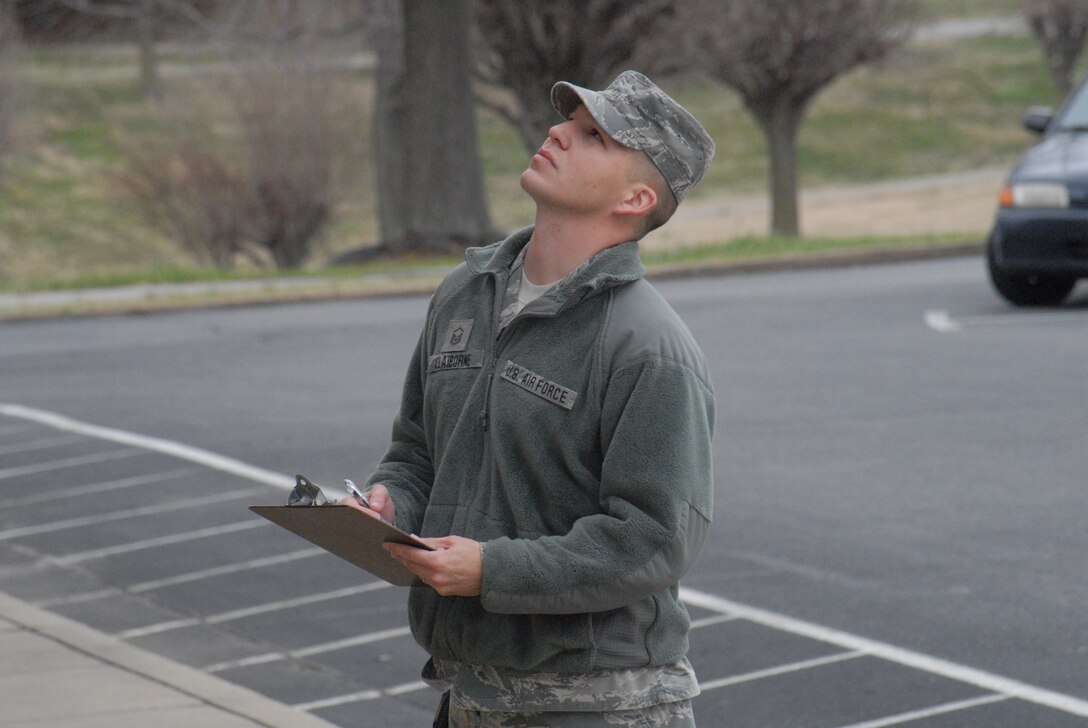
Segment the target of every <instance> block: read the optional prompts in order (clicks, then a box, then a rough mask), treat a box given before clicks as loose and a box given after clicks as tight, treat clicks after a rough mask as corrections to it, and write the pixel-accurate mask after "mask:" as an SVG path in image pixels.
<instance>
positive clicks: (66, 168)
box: [0, 0, 1058, 290]
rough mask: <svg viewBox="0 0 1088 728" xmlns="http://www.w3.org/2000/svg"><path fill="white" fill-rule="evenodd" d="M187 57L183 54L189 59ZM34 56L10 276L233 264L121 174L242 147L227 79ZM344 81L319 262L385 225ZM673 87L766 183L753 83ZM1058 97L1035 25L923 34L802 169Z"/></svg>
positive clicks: (709, 188) (499, 188) (1002, 135)
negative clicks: (141, 162)
mask: <svg viewBox="0 0 1088 728" xmlns="http://www.w3.org/2000/svg"><path fill="white" fill-rule="evenodd" d="M1007 4H1008V5H1009V7H1008V8H1006V7H1005V5H1006V4H1005V3H1004V2H1002V3H996V4H995V3H990V2H985V3H984V2H981V0H980V2H978V3H974V5H976V6H977V9H978V12H979V13H982V12H983V10H982V8H983V7H985V8H986V11H985V12H986V13H987V14H1009V13H1011V12H1015V8H1014V7H1012V6H1014V5H1016V3H1015V2H1010V3H1007ZM928 5H929V6H930V10H931V11H932V12H933V13H934V14H937V15H940V16H945V17H952V16H955V15H957V13H956V12H955V8H959V7H961V6H962V5H963V3H952V2H944V0H928ZM998 5H1000V6H1001V8H1003V9H1002V10H1000V11H999V12H998V11H996V10H994V8H997V7H998ZM196 52H197V53H203V51H199V50H198V51H196ZM174 53H175V55H176V54H177V52H176V50H175V51H174ZM171 61H172V62H173V63H177V62H178V61H177V58H176V57H173V56H172V58H171ZM88 69H104V70H105V71H108V73H103V74H100V75H96V74H95V73H92V72H88ZM21 70H22V71H23V73H22V76H23V77H24V78H26V79H28V80H27V83H26V88H25V89H24V93H23V94H22V97H23V98H24V100H25V107H26V108H25V110H24V111H25V113H24V115H23V118H22V123H21V126H20V130H21V133H20V135H19V137H18V140H19V144H18V145H17V147H16V148H15V150H14V151H13V152H12V153H11V154H9V155H8V156H7V157H5V158H4V159H3V160H2V166H0V288H3V289H9V290H11V289H41V288H53V287H66V286H71V285H87V284H89V283H94V282H98V283H99V284H103V285H107V284H116V283H125V282H134V281H141V280H191V279H194V278H201V277H209V276H219V275H220V274H216V273H210V272H209V271H206V270H201V269H200V268H199V267H198V266H196V265H195V264H194V263H193V262H192V261H191V259H189V258H188V257H187V256H186V254H184V253H183V252H181V251H180V250H179V249H178V248H177V247H176V246H175V245H174V244H173V243H172V242H171V240H170V239H169V238H168V236H167V235H166V234H165V233H164V232H163V231H162V230H161V229H159V228H158V227H156V226H153V225H151V224H150V223H149V222H148V220H147V219H145V217H144V216H143V215H142V214H141V213H140V211H139V210H138V209H137V208H136V207H135V205H134V204H133V202H132V200H131V199H130V198H128V197H127V196H126V194H125V193H124V191H123V186H122V185H120V184H119V178H120V174H121V173H122V171H123V170H124V168H125V164H126V162H125V159H126V149H130V148H131V147H132V145H133V144H135V143H150V144H161V143H165V142H166V141H168V140H169V139H171V138H173V137H174V136H176V135H177V134H179V133H183V132H184V133H186V134H190V135H194V136H196V137H197V138H203V139H206V140H208V141H209V143H213V144H226V143H229V140H230V138H231V133H232V122H231V121H230V116H229V114H228V113H227V109H226V104H225V102H224V97H223V96H222V95H220V94H219V90H220V89H221V88H222V83H223V80H222V78H221V77H220V76H218V75H215V74H211V75H203V76H200V75H191V76H183V77H171V78H169V79H168V80H167V93H168V95H169V99H170V103H168V104H167V105H166V106H165V107H162V108H158V107H156V106H155V105H153V104H149V103H147V102H144V101H141V100H140V99H139V98H138V97H137V94H136V91H135V82H134V79H135V57H134V53H133V52H132V51H131V49H128V48H125V47H117V46H107V47H98V48H96V47H87V46H81V47H79V48H77V49H70V48H69V49H65V48H49V47H45V48H37V49H34V50H32V51H30V52H28V53H27V54H25V57H24V58H23V60H22V66H21ZM126 70H127V71H128V72H129V73H125V71H126ZM116 71H120V73H116ZM335 82H336V83H337V84H338V88H339V91H338V99H339V103H341V104H342V108H343V112H342V113H343V115H344V118H345V119H347V120H348V123H349V124H351V125H352V126H353V127H354V128H355V129H357V130H358V134H357V135H356V136H354V137H353V138H352V139H351V141H350V142H349V143H346V144H345V146H344V149H343V153H342V154H340V155H338V167H337V170H336V175H335V177H336V189H337V203H336V206H335V208H334V214H333V218H332V222H331V224H330V225H329V227H328V229H327V230H326V233H325V235H324V236H323V239H322V240H321V241H320V244H319V245H318V247H317V249H316V250H315V254H314V256H313V258H312V263H311V267H312V268H313V269H320V268H321V267H322V265H323V262H324V261H326V260H328V259H329V258H331V257H333V256H335V255H336V254H339V253H341V252H344V251H347V250H351V249H353V248H356V247H358V246H359V245H361V244H364V243H366V242H367V241H371V240H374V239H375V238H376V236H377V220H376V215H375V212H374V190H373V185H372V182H371V170H370V166H369V165H370V152H369V147H370V140H369V133H368V129H367V127H368V119H369V115H370V107H371V103H372V101H371V100H372V92H373V89H372V85H373V84H372V79H371V77H370V76H369V74H367V73H366V72H359V71H352V72H338V74H337V77H336V80H335ZM663 85H666V86H667V87H668V88H669V89H670V90H672V91H674V92H675V93H676V95H677V96H678V97H679V98H680V100H681V101H682V102H683V103H684V104H685V105H687V106H688V107H689V108H691V109H692V111H693V112H694V113H695V114H696V116H698V117H699V118H700V119H702V120H703V121H704V123H706V125H707V127H708V129H709V130H710V132H711V133H712V134H713V135H714V137H715V139H716V140H717V141H718V154H717V157H716V159H715V162H714V164H713V166H712V168H711V170H710V172H709V174H708V175H707V178H706V180H705V181H704V183H703V185H702V187H701V188H700V190H699V191H698V192H697V193H696V196H697V197H698V198H700V199H712V198H713V197H714V196H716V195H726V194H731V195H736V194H752V193H759V192H761V191H762V190H764V189H765V188H766V159H765V146H764V142H763V138H762V135H761V133H760V131H759V129H758V127H757V126H756V125H755V124H754V122H753V121H752V120H751V118H750V116H749V115H748V114H747V112H746V111H745V110H744V108H743V106H742V104H741V103H740V102H739V100H738V99H737V97H736V95H735V94H733V93H732V92H731V91H729V90H727V89H725V88H724V87H722V86H720V85H717V84H715V83H712V82H710V81H707V80H704V79H689V80H687V81H683V82H681V81H680V80H666V81H663ZM1057 101H1058V99H1056V98H1055V93H1054V90H1053V88H1052V86H1051V84H1050V81H1049V78H1048V76H1047V75H1046V71H1045V68H1044V66H1043V63H1042V54H1041V51H1040V49H1039V46H1038V45H1037V43H1036V42H1035V41H1034V40H1033V39H1031V38H1028V37H1019V38H1011V37H989V38H977V39H966V40H964V39H960V40H916V41H914V42H912V43H911V44H909V45H908V46H907V47H906V48H905V49H904V50H903V51H902V52H900V53H899V54H898V55H897V56H895V57H894V58H892V59H890V60H889V61H887V62H885V63H883V64H880V65H878V66H873V67H866V68H862V69H859V70H857V71H855V72H853V73H850V74H848V75H847V76H845V77H843V78H841V79H839V80H838V81H837V82H835V83H834V84H833V85H831V86H830V87H829V88H828V89H827V90H826V91H825V92H824V93H823V94H821V95H820V96H818V97H817V98H816V100H815V102H814V103H813V105H812V108H811V109H810V111H809V114H808V116H807V118H806V122H805V124H804V127H803V129H802V132H801V137H800V149H799V154H800V166H801V183H802V186H803V187H805V188H811V187H813V186H818V185H824V184H851V183H864V182H867V181H877V180H886V179H892V178H898V177H907V176H914V175H924V174H939V173H945V172H955V171H963V170H970V169H976V168H979V167H984V166H992V165H1005V164H1010V163H1011V162H1012V161H1013V160H1014V159H1015V157H1016V155H1017V154H1018V153H1019V152H1020V151H1022V150H1023V149H1024V148H1025V147H1026V146H1027V145H1028V144H1029V143H1030V142H1031V141H1032V137H1031V135H1029V134H1028V133H1027V132H1025V131H1023V130H1022V129H1021V128H1020V127H1019V119H1020V117H1021V115H1022V114H1023V112H1024V110H1025V108H1026V107H1027V106H1029V105H1032V104H1040V103H1041V104H1056V103H1057ZM479 125H480V141H481V153H482V156H483V163H484V169H485V174H486V184H487V191H488V197H489V203H490V207H491V214H492V218H493V221H494V222H495V224H496V225H497V226H499V227H500V228H505V229H512V228H515V227H519V226H521V225H522V224H524V223H525V222H527V221H528V220H529V218H530V217H531V213H532V204H531V201H529V200H528V199H527V198H526V197H525V195H524V194H523V193H522V192H521V190H520V188H519V186H518V182H517V180H518V176H519V174H520V172H521V171H522V170H523V169H524V167H525V164H526V157H527V155H526V152H525V150H524V149H523V148H522V145H521V143H520V141H519V140H518V138H517V137H516V135H515V134H514V132H513V131H512V130H511V129H510V128H508V126H507V125H506V124H505V123H504V122H503V121H501V120H500V119H499V118H497V117H495V116H493V115H491V114H489V113H487V112H481V113H480V116H479ZM722 242H723V243H726V242H728V241H722ZM884 242H886V241H884ZM879 243H881V241H874V240H869V239H864V238H863V239H861V242H858V241H845V242H841V243H837V242H835V241H819V242H812V241H805V240H801V241H767V240H764V239H759V238H757V239H752V240H749V241H746V242H744V243H743V245H733V246H731V250H732V251H734V252H731V253H730V255H732V254H735V251H737V250H740V249H742V248H743V249H744V250H745V251H748V252H746V253H745V254H746V255H747V254H752V255H757V254H759V253H760V252H761V251H763V252H766V253H767V254H778V253H780V252H781V251H782V250H783V249H784V246H786V247H788V246H791V245H792V246H795V247H796V248H797V249H800V250H804V249H808V248H809V247H812V246H813V245H817V246H820V247H823V248H826V247H827V246H831V247H838V246H841V245H842V244H849V245H857V244H867V245H872V244H879ZM719 253H720V251H719ZM686 254H690V253H686ZM708 254H709V253H708ZM249 273H250V274H251V273H252V272H249ZM245 274H246V273H245V272H244V273H243V275H245Z"/></svg>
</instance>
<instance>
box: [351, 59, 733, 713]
mask: <svg viewBox="0 0 1088 728" xmlns="http://www.w3.org/2000/svg"><path fill="white" fill-rule="evenodd" d="M552 103H553V105H554V106H555V107H556V109H557V110H558V111H559V113H560V115H561V116H562V117H563V119H564V121H562V122H561V123H558V124H557V125H556V126H554V127H552V128H551V129H550V130H549V134H548V138H547V139H546V140H545V142H544V144H543V146H541V147H540V150H539V151H538V152H537V153H536V154H535V155H534V156H533V158H532V160H531V161H530V163H529V167H528V168H527V169H526V170H525V172H524V173H523V174H522V176H521V186H522V188H523V189H524V190H525V191H526V192H527V193H528V194H529V195H530V196H531V197H532V198H533V200H534V201H535V202H536V221H535V225H533V226H532V227H529V228H526V229H525V230H522V231H520V232H517V233H514V234H513V235H512V236H510V237H509V238H508V239H506V240H504V241H503V242H501V243H497V244H495V245H491V246H488V247H484V248H474V249H470V250H469V251H468V252H467V262H466V263H465V264H463V265H461V266H460V267H458V268H457V269H456V270H454V271H453V272H452V273H451V274H450V275H449V277H448V278H447V279H446V280H445V281H444V282H443V283H442V285H441V286H440V287H439V289H438V291H437V292H436V293H435V295H434V297H433V298H432V300H431V303H430V307H429V310H428V313H427V321H426V325H425V326H424V329H423V332H422V334H421V336H420V340H419V344H418V346H417V348H416V352H415V354H414V355H413V358H412V362H411V365H410V367H409V370H408V375H407V378H406V381H405V386H404V392H403V399H402V403H401V409H400V413H399V415H398V417H397V419H396V421H395V424H394V428H393V441H392V444H391V446H390V448H389V450H388V451H387V453H386V455H385V456H384V458H383V460H382V462H381V464H380V465H379V466H378V468H377V470H376V472H375V473H374V474H373V475H372V476H371V477H370V479H369V481H368V485H369V498H370V503H371V506H372V508H373V510H374V511H375V512H377V514H380V515H381V516H382V517H384V518H385V519H386V520H389V521H392V522H394V523H396V525H397V526H399V527H401V528H403V529H405V530H408V531H411V532H413V533H417V534H420V535H421V536H422V537H424V540H426V541H427V542H428V543H429V544H431V545H432V546H434V547H435V549H436V550H435V551H425V550H422V549H414V548H411V547H401V546H396V545H391V544H387V548H388V549H389V551H390V552H391V553H392V554H393V555H394V556H395V557H396V558H397V559H399V560H400V561H402V562H403V563H404V564H405V565H406V566H407V567H408V568H409V569H410V570H411V571H413V572H414V573H415V574H416V575H418V576H419V577H420V579H421V580H422V582H423V585H421V586H416V587H413V588H412V590H411V594H410V596H409V614H410V622H411V627H412V632H413V635H414V636H415V638H416V640H417V641H418V642H419V643H420V644H421V645H422V646H423V647H424V648H425V649H426V650H427V652H428V653H429V654H430V656H431V660H430V661H429V662H428V663H427V665H426V667H425V668H424V677H425V678H426V679H427V680H428V682H430V683H432V684H434V685H436V686H437V687H440V688H442V689H445V690H447V691H448V692H447V693H446V695H445V696H444V699H445V700H446V701H448V709H449V724H450V725H453V726H575V725H576V726H598V725H601V726H603V725H638V726H669V727H670V728H680V727H681V726H693V725H694V719H693V717H692V714H691V703H690V699H691V698H692V697H693V696H694V695H696V694H697V693H698V686H697V683H696V679H695V675H694V673H693V671H692V669H691V666H690V664H689V663H688V661H687V658H686V657H685V655H686V652H687V631H688V624H689V620H688V615H687V612H686V610H685V609H684V606H683V605H682V604H681V603H680V600H679V597H678V586H677V582H678V581H679V579H680V577H681V575H682V574H684V573H685V572H686V571H687V570H688V568H689V567H690V566H691V564H692V562H693V561H694V559H695V557H696V555H697V554H698V552H699V550H700V548H701V546H702V543H703V540H704V537H705V534H706V530H707V528H708V526H709V522H710V517H711V510H712V490H713V482H712V477H711V452H710V450H711V436H712V430H713V420H714V399H713V392H712V389H711V384H710V378H709V375H708V372H707V365H706V361H705V358H704V357H703V354H702V352H701V351H700V350H699V348H698V346H697V345H696V343H695V341H694V339H693V338H692V336H691V334H690V333H689V331H688V330H687V328H686V327H685V326H684V324H683V323H682V322H681V321H680V319H679V317H678V316H677V315H676V314H675V312H674V311H673V310H672V309H671V308H670V307H669V306H668V304H667V303H665V301H664V299H662V298H661V296H660V295H659V294H658V293H657V292H656V291H655V290H654V289H653V287H652V286H651V285H650V284H649V283H647V282H646V281H645V280H644V279H643V272H644V269H643V267H642V264H641V263H640V262H639V259H638V243H637V240H638V239H639V238H641V237H642V236H643V235H645V233H646V232H648V231H649V230H650V229H652V228H654V227H656V226H657V225H660V224H661V223H663V222H664V221H665V220H667V219H668V217H669V215H671V214H672V211H674V210H675V208H676V205H677V204H678V203H679V201H681V200H682V199H683V198H684V196H685V195H686V194H687V193H688V192H689V191H690V189H691V188H692V187H693V186H694V185H695V184H696V183H697V182H698V181H699V180H700V179H701V178H702V177H703V175H704V173H705V172H706V169H707V166H708V164H709V163H710V160H711V158H712V156H713V153H714V143H713V141H712V140H711V138H710V136H709V135H708V134H707V133H706V131H705V130H704V129H703V127H702V126H701V125H700V124H699V122H698V121H696V120H695V118H694V117H693V116H691V114H689V113H688V112H687V111H686V110H685V109H683V108H682V107H681V106H680V105H679V104H678V103H676V101H674V100H673V99H671V98H670V97H669V96H667V95H666V94H665V93H664V92H663V91H661V89H659V88H658V87H657V86H655V85H654V84H653V83H652V82H651V81H650V80H649V79H647V78H646V77H645V76H643V75H641V74H639V73H636V72H634V71H627V72H624V73H623V74H621V75H620V76H619V77H618V78H616V80H615V81H614V82H613V83H612V84H611V85H610V86H609V87H608V88H607V89H605V90H604V91H602V92H596V91H591V90H589V89H584V88H580V87H578V86H574V85H571V84H569V83H565V82H563V83H558V84H556V85H555V86H554V87H553V89H552ZM348 502H353V501H348ZM359 507H361V506H359ZM372 515H375V514H374V513H372ZM441 709H442V706H441V705H440V710H441Z"/></svg>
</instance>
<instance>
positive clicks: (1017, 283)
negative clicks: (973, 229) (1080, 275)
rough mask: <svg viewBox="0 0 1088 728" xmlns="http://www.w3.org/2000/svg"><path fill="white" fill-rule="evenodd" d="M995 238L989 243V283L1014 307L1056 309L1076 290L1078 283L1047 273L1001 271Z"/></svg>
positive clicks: (1069, 277)
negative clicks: (1047, 307) (1046, 307)
mask: <svg viewBox="0 0 1088 728" xmlns="http://www.w3.org/2000/svg"><path fill="white" fill-rule="evenodd" d="M994 248H995V242H994V238H993V235H992V234H991V235H990V239H989V240H988V241H987V243H986V267H987V268H988V269H989V271H990V282H991V283H993V286H994V288H995V289H996V290H997V292H998V293H1000V294H1001V296H1002V298H1004V299H1005V300H1006V301H1008V302H1009V303H1011V304H1013V305H1014V306H1057V305H1059V304H1060V303H1061V302H1062V301H1064V300H1065V297H1066V296H1068V295H1069V292H1070V291H1072V290H1073V286H1075V285H1076V283H1077V279H1076V278H1075V277H1072V276H1063V275H1054V274H1047V273H1013V272H1011V271H1008V270H1006V269H1004V268H1002V267H1001V265H1000V264H999V263H998V262H997V254H996V251H995V250H994Z"/></svg>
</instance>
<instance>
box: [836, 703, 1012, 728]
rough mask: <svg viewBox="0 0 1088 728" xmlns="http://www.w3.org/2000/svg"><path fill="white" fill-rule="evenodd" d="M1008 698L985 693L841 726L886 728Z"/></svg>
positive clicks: (848, 727) (849, 727)
mask: <svg viewBox="0 0 1088 728" xmlns="http://www.w3.org/2000/svg"><path fill="white" fill-rule="evenodd" d="M1008 699H1009V696H1008V695H983V696H981V697H978V698H970V699H968V700H957V701H956V702H954V703H945V704H944V705H934V706H933V707H931V708H922V709H921V710H911V711H909V712H906V713H900V714H898V715H889V716H887V717H884V718H878V719H876V720H867V721H865V722H864V723H852V724H851V725H847V726H841V728H885V726H889V725H900V724H901V723H910V722H911V721H915V720H920V719H922V718H932V717H933V716H936V715H945V714H946V713H956V712H959V711H961V710H970V709H971V708H977V707H979V706H980V705H989V704H990V703H999V702H1001V701H1002V700H1008Z"/></svg>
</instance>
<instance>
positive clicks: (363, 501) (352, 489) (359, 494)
mask: <svg viewBox="0 0 1088 728" xmlns="http://www.w3.org/2000/svg"><path fill="white" fill-rule="evenodd" d="M344 487H345V488H347V490H348V494H349V495H351V496H352V497H353V498H355V500H357V501H359V505H361V506H362V507H363V508H370V499H369V498H367V497H366V493H364V492H363V491H361V490H359V488H358V487H356V485H355V483H353V482H351V481H350V480H349V479H347V478H344ZM370 509H371V510H374V509H373V508H370Z"/></svg>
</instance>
